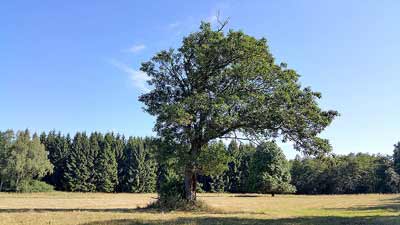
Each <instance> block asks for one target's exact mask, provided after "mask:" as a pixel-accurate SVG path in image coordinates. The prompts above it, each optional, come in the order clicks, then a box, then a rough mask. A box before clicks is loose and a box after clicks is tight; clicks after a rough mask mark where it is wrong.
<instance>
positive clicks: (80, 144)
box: [64, 132, 95, 192]
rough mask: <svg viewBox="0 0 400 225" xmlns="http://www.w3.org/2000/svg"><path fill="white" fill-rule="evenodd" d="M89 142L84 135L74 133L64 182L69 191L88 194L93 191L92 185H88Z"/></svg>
mask: <svg viewBox="0 0 400 225" xmlns="http://www.w3.org/2000/svg"><path fill="white" fill-rule="evenodd" d="M89 152H90V142H89V139H88V137H87V135H86V133H80V132H78V133H76V135H75V137H74V140H73V142H72V145H71V152H70V154H69V156H68V159H67V162H66V168H65V169H66V171H65V174H64V176H65V181H66V187H67V189H68V190H69V191H82V192H88V191H93V190H94V187H95V186H94V185H93V184H90V183H89V182H90V180H91V175H92V171H91V169H93V168H91V165H90V163H89V162H88V161H89V160H91V157H90V156H89V155H88V153H89Z"/></svg>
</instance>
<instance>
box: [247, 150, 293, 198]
mask: <svg viewBox="0 0 400 225" xmlns="http://www.w3.org/2000/svg"><path fill="white" fill-rule="evenodd" d="M250 165H251V166H250V170H249V171H250V177H249V189H250V190H251V191H252V192H259V193H264V194H265V193H272V194H274V193H293V192H295V191H296V189H295V187H294V186H293V185H291V184H290V180H291V177H290V171H289V164H288V162H287V160H286V158H285V155H284V154H283V152H282V150H281V149H280V148H279V147H278V146H277V145H276V144H275V143H274V142H264V143H262V144H260V145H259V146H257V150H256V152H255V153H254V155H253V157H252V159H251V162H250Z"/></svg>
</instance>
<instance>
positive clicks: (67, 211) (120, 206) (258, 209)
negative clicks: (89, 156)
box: [0, 192, 400, 225]
mask: <svg viewBox="0 0 400 225" xmlns="http://www.w3.org/2000/svg"><path fill="white" fill-rule="evenodd" d="M155 197H156V195H155V194H101V193H95V194H93V193H63V192H54V193H35V194H10V193H0V224H7V225H8V224H88V225H100V224H112V225H128V224H171V225H172V224H193V225H194V224H199V225H206V224H207V225H212V224H229V225H230V224H285V225H287V224H400V195H378V194H371V195H331V196H328V195H319V196H296V195H278V196H276V197H274V198H272V197H270V196H268V195H233V194H200V199H201V200H203V201H204V202H205V203H207V205H209V206H210V208H212V209H215V210H212V211H209V212H195V213H191V212H168V213H162V212H157V211H149V210H141V209H137V207H144V206H146V205H147V204H148V203H149V202H150V201H153V200H154V198H155Z"/></svg>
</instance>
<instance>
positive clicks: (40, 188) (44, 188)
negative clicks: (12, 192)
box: [17, 180, 54, 193]
mask: <svg viewBox="0 0 400 225" xmlns="http://www.w3.org/2000/svg"><path fill="white" fill-rule="evenodd" d="M17 191H18V192H24V193H25V192H51V191H54V187H53V186H52V185H50V184H47V183H45V182H43V181H38V180H24V181H22V182H21V183H20V184H19V185H18V187H17Z"/></svg>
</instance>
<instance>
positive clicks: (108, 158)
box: [95, 133, 118, 192]
mask: <svg viewBox="0 0 400 225" xmlns="http://www.w3.org/2000/svg"><path fill="white" fill-rule="evenodd" d="M98 141H99V143H100V148H99V151H98V154H97V157H96V159H95V174H96V175H95V177H96V178H95V182H96V190H97V191H101V192H113V191H114V190H115V187H116V186H117V184H118V165H117V160H116V154H115V151H114V150H113V149H112V146H113V142H114V136H113V135H112V134H110V133H107V134H106V135H105V137H104V138H103V137H102V136H98Z"/></svg>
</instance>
